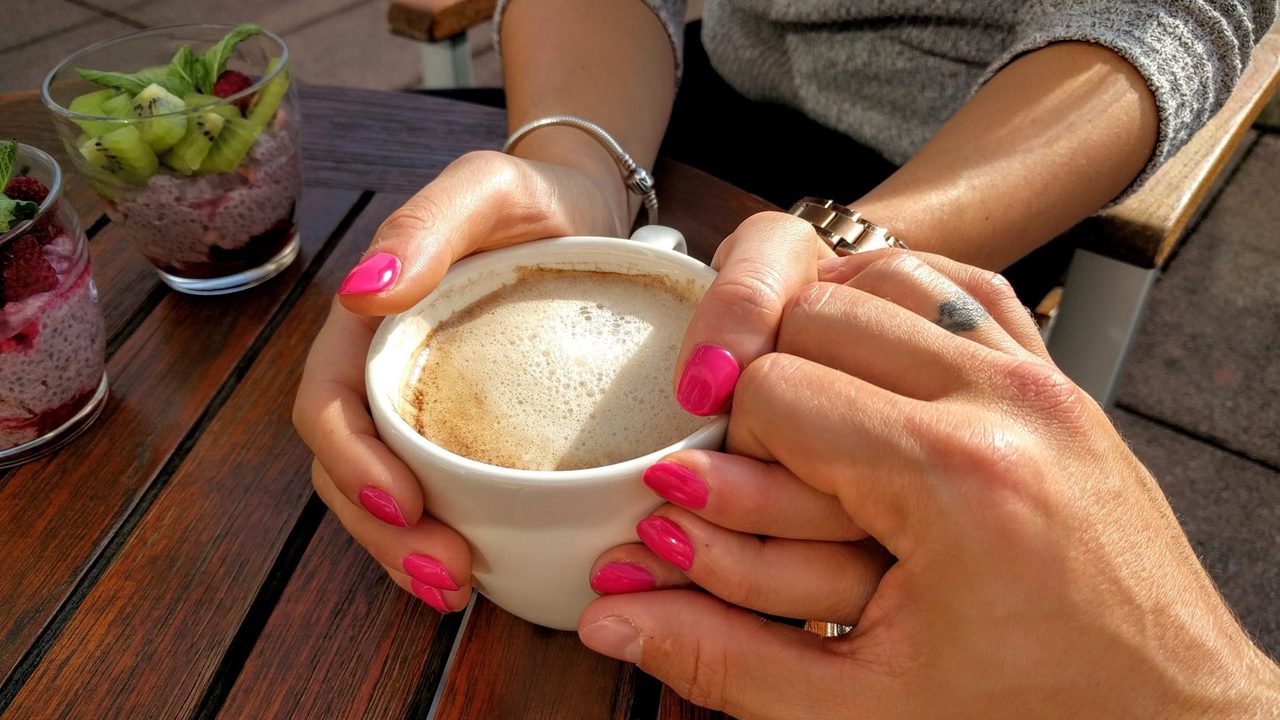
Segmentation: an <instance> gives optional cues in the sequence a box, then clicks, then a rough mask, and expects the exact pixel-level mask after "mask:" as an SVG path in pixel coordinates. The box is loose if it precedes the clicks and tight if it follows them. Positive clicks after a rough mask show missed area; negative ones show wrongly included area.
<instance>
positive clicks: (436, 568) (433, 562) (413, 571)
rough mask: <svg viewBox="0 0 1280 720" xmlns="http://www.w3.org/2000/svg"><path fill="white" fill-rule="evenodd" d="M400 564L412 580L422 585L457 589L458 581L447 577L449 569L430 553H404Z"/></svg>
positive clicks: (442, 588)
mask: <svg viewBox="0 0 1280 720" xmlns="http://www.w3.org/2000/svg"><path fill="white" fill-rule="evenodd" d="M400 566H401V567H403V568H404V571H405V572H407V573H409V575H410V576H412V577H413V579H414V580H417V581H418V582H420V583H422V584H424V585H430V586H431V587H433V588H440V589H441V590H457V589H458V583H456V582H454V581H453V578H451V577H449V571H448V570H446V569H445V568H444V563H442V562H440V561H439V560H437V559H435V558H433V557H431V556H430V555H421V554H419V553H413V554H411V555H405V556H404V561H403V562H401V563H400Z"/></svg>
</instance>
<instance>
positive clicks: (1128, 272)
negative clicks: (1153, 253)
mask: <svg viewBox="0 0 1280 720" xmlns="http://www.w3.org/2000/svg"><path fill="white" fill-rule="evenodd" d="M1158 274H1159V271H1158V270H1154V269H1147V268H1140V267H1136V266H1134V265H1129V264H1128V263H1123V262H1120V261H1118V260H1113V259H1111V258H1108V257H1104V256H1102V255H1098V254H1097V253H1092V252H1089V251H1087V250H1077V251H1076V253H1075V256H1074V257H1073V258H1072V259H1071V267H1070V268H1069V269H1068V270H1067V282H1066V286H1065V287H1064V289H1063V294H1062V307H1061V309H1060V310H1059V311H1058V316H1057V318H1056V320H1055V322H1054V326H1053V332H1052V333H1051V334H1050V336H1049V354H1050V355H1051V356H1053V360H1054V362H1056V363H1057V364H1058V367H1059V368H1061V369H1062V371H1063V372H1065V373H1066V374H1067V376H1068V377H1070V378H1071V379H1072V380H1074V381H1075V382H1076V384H1078V385H1079V386H1080V387H1082V388H1084V390H1085V392H1088V393H1089V394H1090V395H1092V396H1093V398H1094V399H1095V400H1097V401H1098V402H1099V403H1101V404H1102V406H1103V407H1110V405H1111V401H1112V395H1113V394H1114V392H1115V388H1116V380H1117V379H1118V378H1119V376H1120V368H1121V366H1122V365H1123V364H1124V359H1125V355H1126V354H1127V353H1128V351H1129V344H1130V342H1131V341H1132V340H1133V334H1134V332H1135V331H1136V330H1137V327H1138V322H1139V321H1140V320H1141V319H1142V312H1143V309H1144V308H1145V307H1146V304H1147V295H1148V294H1149V293H1150V292H1151V286H1152V284H1154V282H1155V279H1156V276H1157V275H1158Z"/></svg>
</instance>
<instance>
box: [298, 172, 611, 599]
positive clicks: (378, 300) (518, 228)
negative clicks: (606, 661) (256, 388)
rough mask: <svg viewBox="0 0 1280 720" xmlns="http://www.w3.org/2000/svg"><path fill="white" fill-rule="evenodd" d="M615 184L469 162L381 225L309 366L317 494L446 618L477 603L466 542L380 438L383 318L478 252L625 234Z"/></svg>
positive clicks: (303, 405) (302, 392)
mask: <svg viewBox="0 0 1280 720" xmlns="http://www.w3.org/2000/svg"><path fill="white" fill-rule="evenodd" d="M611 179H612V181H613V185H617V187H616V188H613V185H609V184H607V183H600V182H594V181H593V180H592V179H591V178H590V177H588V175H587V174H586V173H584V172H582V171H579V170H576V169H573V168H570V167H567V166H563V165H555V164H550V163H541V162H534V161H530V160H522V159H519V158H514V157H511V156H508V155H502V154H500V153H493V152H475V153H470V154H468V155H464V156H463V157H461V158H460V159H458V160H457V161H456V162H454V163H453V164H452V165H450V166H449V167H448V168H446V169H445V171H444V172H442V173H441V174H440V176H439V177H438V178H436V179H435V180H434V181H432V182H431V184H429V185H427V186H426V187H425V188H423V189H422V191H421V192H419V193H418V194H417V195H415V196H414V197H413V198H412V199H411V200H409V202H407V203H405V205H404V206H403V207H401V208H400V209H399V210H397V211H396V212H394V213H392V214H391V216H390V217H388V218H387V220H386V221H385V222H384V223H383V224H382V227H380V228H379V229H378V232H377V234H376V235H375V236H374V239H373V243H372V245H371V246H370V248H369V250H368V252H366V253H365V257H364V259H363V260H362V261H361V262H360V264H358V265H357V266H356V267H355V268H354V269H353V270H352V271H351V274H350V275H349V276H348V277H347V279H346V280H345V281H344V282H343V285H342V289H341V290H340V291H339V297H338V301H337V302H335V303H334V305H333V309H332V311H331V312H330V314H329V318H328V319H327V320H326V322H325V325H324V327H323V328H321V330H320V334H319V335H318V336H317V338H316V341H315V343H314V345H313V346H312V348H311V353H310V355H309V356H308V358H307V364H306V368H305V370H304V371H303V376H302V383H301V386H300V387H299V390H298V396H297V400H296V402H295V404H294V410H293V422H294V425H295V426H296V427H297V429H298V434H299V435H301V437H302V439H303V441H304V442H306V443H307V445H308V446H309V447H310V448H311V450H312V452H314V453H315V455H316V461H315V463H314V465H313V469H312V481H313V483H314V485H315V488H316V492H317V493H318V494H319V496H320V498H321V499H322V500H323V501H324V502H325V504H326V505H328V506H329V508H330V509H331V510H332V511H333V513H334V514H335V515H336V516H337V517H338V519H339V520H340V521H341V522H342V524H343V526H345V527H346V528H347V530H348V531H349V532H350V533H351V535H352V536H353V537H354V538H355V539H356V541H357V542H359V543H360V544H361V545H362V546H364V548H365V549H366V550H368V551H369V552H370V553H371V554H372V555H373V557H374V558H375V559H376V560H377V561H378V562H379V563H380V564H381V565H382V566H383V567H384V568H385V569H386V570H387V573H388V574H389V575H390V576H391V579H392V580H394V581H395V582H396V584H398V585H400V586H401V587H403V588H405V589H406V590H410V591H411V592H413V593H414V594H415V595H417V596H418V597H420V598H422V600H424V601H425V602H426V603H428V604H429V605H431V607H433V608H435V609H437V610H440V611H441V612H448V611H450V610H458V609H461V608H462V607H464V606H465V605H466V603H467V600H468V598H469V596H470V587H469V581H470V577H471V560H470V556H469V552H468V548H467V544H466V542H465V541H464V540H463V539H462V538H461V537H460V536H459V535H458V534H457V533H455V532H454V531H453V530H451V529H449V528H448V527H446V526H444V525H442V524H441V523H439V522H437V521H435V520H433V519H432V518H431V517H430V516H428V515H426V514H424V512H425V501H424V498H423V494H422V488H421V486H420V485H419V483H418V481H417V479H416V478H415V477H414V475H413V473H412V472H411V471H410V470H409V468H408V467H407V466H405V464H404V463H402V462H401V461H400V460H399V459H398V458H397V457H396V456H395V455H394V454H393V453H392V452H391V450H389V449H388V448H387V447H386V446H385V445H383V444H382V441H381V440H379V439H378V436H377V433H376V431H375V430H374V426H373V420H372V419H371V418H370V416H369V410H368V404H367V401H366V398H365V384H364V363H365V355H366V353H367V352H368V348H369V343H370V342H371V341H372V339H373V334H374V331H375V330H377V327H378V323H379V322H380V321H381V317H380V316H382V315H388V314H391V313H396V312H400V311H402V310H405V309H407V308H409V307H412V306H413V305H414V304H415V303H417V302H418V301H419V300H421V299H422V298H423V297H425V296H426V295H427V294H428V293H430V292H431V291H432V290H433V289H434V288H435V286H436V284H437V283H438V282H439V281H440V279H441V278H442V277H443V276H444V274H445V271H447V270H448V269H449V266H450V265H451V264H453V263H454V262H455V261H457V260H459V259H461V258H462V257H464V256H466V255H468V254H471V253H474V252H478V251H480V250H487V249H492V248H497V247H503V246H506V245H511V244H514V243H518V242H523V241H526V240H534V239H539V238H545V237H555V236H560V235H583V234H595V235H621V234H623V233H624V231H625V228H626V223H627V222H628V221H629V220H628V218H627V212H626V209H625V207H626V206H625V204H624V203H625V199H624V196H623V195H622V194H621V185H620V183H618V182H617V179H616V177H615V178H611ZM602 188H611V189H613V190H615V191H616V192H615V194H614V195H613V196H609V195H607V194H606V193H607V192H608V191H607V190H605V189H602ZM619 199H622V203H623V204H621V208H618V209H616V210H615V208H617V206H618V205H619V204H620V203H619Z"/></svg>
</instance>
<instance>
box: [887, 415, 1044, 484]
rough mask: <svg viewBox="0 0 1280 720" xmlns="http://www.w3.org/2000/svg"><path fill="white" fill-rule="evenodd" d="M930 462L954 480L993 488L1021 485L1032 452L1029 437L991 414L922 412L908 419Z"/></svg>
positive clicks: (908, 423) (913, 433)
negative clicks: (1026, 461)
mask: <svg viewBox="0 0 1280 720" xmlns="http://www.w3.org/2000/svg"><path fill="white" fill-rule="evenodd" d="M906 420H907V425H908V426H909V427H910V428H911V430H912V433H911V434H912V435H914V436H915V437H916V438H919V439H920V441H921V449H922V450H924V451H925V454H926V456H927V457H928V462H929V463H930V464H931V465H932V466H934V467H939V468H947V474H948V475H951V476H953V477H965V478H970V479H972V480H973V481H974V482H979V483H983V484H991V485H997V486H998V485H1011V486H1016V485H1018V484H1019V483H1020V482H1021V481H1022V479H1023V475H1024V471H1025V470H1026V467H1025V460H1026V459H1027V455H1028V453H1029V451H1030V449H1031V448H1030V443H1029V438H1028V436H1027V435H1026V433H1025V432H1023V431H1022V430H1020V429H1018V428H1017V427H1016V426H1014V425H1013V424H1012V423H1009V424H1005V423H1004V422H1002V421H1000V420H998V419H997V418H996V417H994V416H991V415H976V416H975V415H974V414H973V413H969V412H963V413H957V414H938V413H936V412H932V411H929V410H918V411H916V412H914V413H912V414H910V415H908V416H907V418H906Z"/></svg>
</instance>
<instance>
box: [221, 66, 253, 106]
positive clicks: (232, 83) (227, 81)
mask: <svg viewBox="0 0 1280 720" xmlns="http://www.w3.org/2000/svg"><path fill="white" fill-rule="evenodd" d="M250 85H253V80H250V79H249V76H248V75H245V74H244V73H242V72H238V71H236V70H223V71H222V74H221V75H219V76H218V80H217V82H215V83H214V84H213V94H214V95H217V96H218V97H220V98H225V97H231V96H232V95H235V94H236V93H238V92H240V91H241V90H244V89H245V88H247V87H249V86H250ZM251 98H252V96H249V95H246V96H245V97H242V98H240V99H239V100H236V102H235V106H236V107H238V108H240V112H248V111H249V101H250V99H251Z"/></svg>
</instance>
